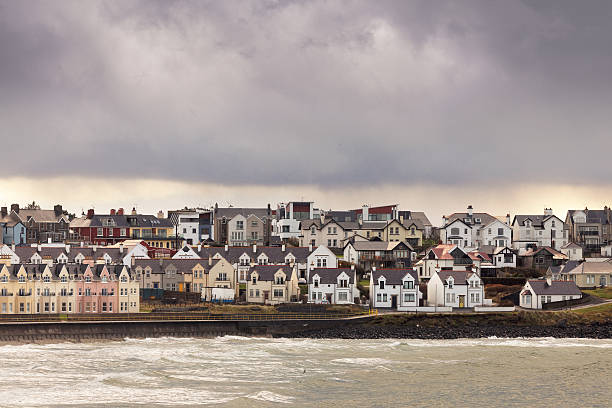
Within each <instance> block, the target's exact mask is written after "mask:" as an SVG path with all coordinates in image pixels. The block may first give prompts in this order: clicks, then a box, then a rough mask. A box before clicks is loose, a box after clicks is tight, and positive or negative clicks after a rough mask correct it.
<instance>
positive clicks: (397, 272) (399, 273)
mask: <svg viewBox="0 0 612 408" xmlns="http://www.w3.org/2000/svg"><path fill="white" fill-rule="evenodd" d="M407 274H409V275H410V276H412V279H414V281H415V282H418V280H419V275H418V273H417V271H415V270H414V269H409V268H398V269H391V268H387V269H384V268H383V269H376V270H373V271H372V280H373V281H374V282H376V281H378V279H380V277H381V276H384V277H385V282H386V283H387V285H401V284H402V279H403V278H404V276H406V275H407Z"/></svg>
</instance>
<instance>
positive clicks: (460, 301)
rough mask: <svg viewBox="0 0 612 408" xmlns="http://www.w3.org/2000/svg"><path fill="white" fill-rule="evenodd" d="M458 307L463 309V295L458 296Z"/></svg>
mask: <svg viewBox="0 0 612 408" xmlns="http://www.w3.org/2000/svg"><path fill="white" fill-rule="evenodd" d="M459 307H465V295H459Z"/></svg>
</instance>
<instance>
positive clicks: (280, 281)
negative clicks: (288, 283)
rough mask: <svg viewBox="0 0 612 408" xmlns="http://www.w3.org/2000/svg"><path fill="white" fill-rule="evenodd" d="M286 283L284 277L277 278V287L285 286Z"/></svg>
mask: <svg viewBox="0 0 612 408" xmlns="http://www.w3.org/2000/svg"><path fill="white" fill-rule="evenodd" d="M284 283H285V278H284V277H282V276H277V277H276V284H277V285H283V284H284Z"/></svg>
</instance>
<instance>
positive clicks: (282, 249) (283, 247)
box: [281, 244, 285, 252]
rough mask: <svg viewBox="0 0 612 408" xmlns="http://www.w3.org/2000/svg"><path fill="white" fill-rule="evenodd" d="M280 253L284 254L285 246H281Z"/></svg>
mask: <svg viewBox="0 0 612 408" xmlns="http://www.w3.org/2000/svg"><path fill="white" fill-rule="evenodd" d="M281 251H282V252H285V244H283V245H281Z"/></svg>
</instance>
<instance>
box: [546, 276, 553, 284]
mask: <svg viewBox="0 0 612 408" xmlns="http://www.w3.org/2000/svg"><path fill="white" fill-rule="evenodd" d="M546 285H547V286H552V278H551V277H550V276H549V277H547V278H546Z"/></svg>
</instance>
